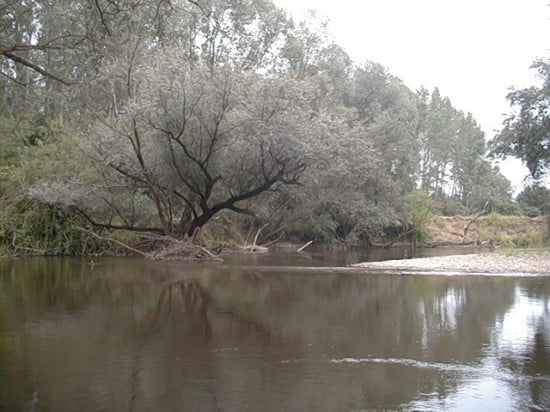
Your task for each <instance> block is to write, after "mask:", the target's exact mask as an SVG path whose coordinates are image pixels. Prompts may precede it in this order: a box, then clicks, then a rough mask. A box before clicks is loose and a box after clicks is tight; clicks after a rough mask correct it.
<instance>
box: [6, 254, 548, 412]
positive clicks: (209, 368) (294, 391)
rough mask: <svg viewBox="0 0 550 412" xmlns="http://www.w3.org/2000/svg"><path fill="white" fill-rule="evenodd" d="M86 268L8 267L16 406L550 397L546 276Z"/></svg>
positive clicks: (274, 406)
mask: <svg viewBox="0 0 550 412" xmlns="http://www.w3.org/2000/svg"><path fill="white" fill-rule="evenodd" d="M86 263H87V262H85V261H78V260H74V259H64V260H63V259H32V260H21V261H12V262H4V266H3V267H2V269H1V271H2V272H1V276H0V282H1V291H2V293H1V296H0V299H1V303H2V307H3V308H4V325H3V331H2V337H3V349H2V366H3V368H2V369H3V376H2V378H3V379H2V383H3V385H2V398H1V399H2V400H1V406H2V407H3V408H5V410H12V409H14V410H17V409H22V408H24V407H25V405H28V402H30V401H32V400H33V399H34V398H33V396H35V398H36V399H34V402H35V404H36V405H37V408H38V409H40V410H97V409H110V410H167V411H169V410H185V409H188V410H228V411H231V410H259V409H261V410H280V409H287V410H352V409H361V408H399V407H404V408H413V407H419V408H422V407H428V409H429V408H430V407H435V408H439V407H445V408H451V409H452V408H453V407H456V408H458V409H460V408H461V407H466V406H467V405H468V399H469V398H471V397H472V396H478V395H479V394H478V392H479V389H476V388H479V387H480V385H481V386H482V385H493V386H494V387H495V388H496V389H495V391H496V392H495V394H496V395H495V397H494V399H491V398H487V397H486V398H483V397H482V399H477V401H478V405H481V406H483V405H486V406H487V407H488V408H489V409H491V407H493V409H494V407H501V406H503V407H504V408H505V409H517V408H519V409H522V408H527V407H530V406H535V407H540V408H544V407H546V406H549V403H550V402H549V394H550V387H549V382H550V378H549V376H550V367H549V362H550V361H549V359H550V353H549V352H550V349H549V334H550V332H549V322H548V320H549V319H548V312H549V305H548V298H549V296H550V286H549V285H548V282H547V281H546V280H545V279H528V278H484V277H422V276H388V275H368V276H364V275H357V274H341V273H340V274H339V273H330V272H327V271H324V272H323V273H322V274H318V275H316V274H297V273H290V272H286V273H285V272H280V271H277V270H276V269H272V270H269V271H266V270H260V268H259V267H250V268H242V267H224V266H214V265H212V266H206V265H203V266H199V265H196V266H192V265H182V264H178V263H158V262H147V261H143V260H139V259H104V260H101V261H100V262H99V263H98V264H97V265H96V266H95V267H94V268H91V267H90V266H89V265H87V264H86ZM526 308H527V309H526ZM529 308H531V309H533V310H531V309H529ZM526 310H527V312H525V311H526ZM529 310H531V311H530V312H529ZM518 311H519V312H522V311H523V312H522V313H527V315H526V316H523V317H520V318H519V319H518V318H517V316H516V315H517V313H518ZM514 314H516V315H514ZM514 316H515V317H514ZM514 322H515V323H517V322H521V326H522V329H521V330H522V331H523V332H522V333H521V334H517V333H516V334H515V335H514V333H510V332H507V330H513V329H514V327H515V326H514ZM516 326H517V325H516ZM516 330H517V329H516ZM508 343H510V344H508ZM497 396H499V397H500V399H497Z"/></svg>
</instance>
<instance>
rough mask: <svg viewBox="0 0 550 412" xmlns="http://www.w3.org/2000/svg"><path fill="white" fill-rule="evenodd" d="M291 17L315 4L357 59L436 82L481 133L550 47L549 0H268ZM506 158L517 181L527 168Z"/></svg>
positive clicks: (411, 82) (492, 125)
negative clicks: (512, 89)
mask: <svg viewBox="0 0 550 412" xmlns="http://www.w3.org/2000/svg"><path fill="white" fill-rule="evenodd" d="M274 1H275V3H276V4H277V5H279V6H280V7H282V8H284V9H285V10H287V11H288V12H290V14H291V15H292V16H294V17H296V18H297V19H299V18H300V17H301V16H303V15H304V14H305V13H306V12H307V10H310V9H315V10H317V11H318V14H319V15H320V16H325V17H328V18H329V20H330V26H329V31H330V32H331V33H332V35H333V37H334V41H335V42H336V43H338V44H340V45H341V46H342V47H343V48H344V49H345V50H346V51H347V52H348V54H349V55H350V56H351V57H352V58H353V59H354V60H355V61H356V62H359V63H360V62H362V61H364V60H373V61H375V62H378V63H381V64H383V65H385V66H386V67H388V68H389V69H390V72H391V73H392V74H394V75H396V76H397V77H399V78H401V79H402V80H403V81H404V82H405V83H406V84H407V85H408V86H409V87H410V88H412V89H413V90H416V89H418V88H419V87H420V86H421V85H424V86H426V87H427V88H428V89H433V87H434V86H437V87H439V89H440V91H441V94H442V95H444V96H449V98H450V99H451V102H452V103H453V105H454V106H455V107H456V108H458V109H460V110H462V111H464V112H471V113H473V115H474V117H475V118H476V119H477V121H478V123H479V124H480V126H481V127H482V129H483V130H484V131H485V134H486V136H487V138H488V139H490V138H492V137H493V136H494V134H495V130H497V129H500V127H501V124H502V119H503V115H504V114H506V113H508V112H509V105H508V102H507V100H506V94H507V93H508V89H509V87H510V86H515V87H517V88H522V87H527V86H530V85H533V84H535V82H536V80H535V76H534V71H533V70H530V69H529V66H530V65H531V63H532V61H533V60H534V59H535V58H537V57H548V56H549V55H550V6H549V5H548V4H549V3H550V1H549V0H461V1H456V0H453V1H451V0H363V1H360V0H355V1H354V0H274ZM518 166H519V161H516V162H506V163H505V164H503V165H502V166H501V169H502V172H503V173H504V174H505V175H506V176H507V177H508V178H509V179H510V180H511V181H512V184H513V185H514V186H516V187H519V186H520V185H521V181H522V180H523V178H524V176H525V174H526V169H525V168H521V167H518Z"/></svg>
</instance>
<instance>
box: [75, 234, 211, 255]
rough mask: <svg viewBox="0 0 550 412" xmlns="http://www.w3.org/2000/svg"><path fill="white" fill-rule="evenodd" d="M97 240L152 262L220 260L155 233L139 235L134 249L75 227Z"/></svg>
mask: <svg viewBox="0 0 550 412" xmlns="http://www.w3.org/2000/svg"><path fill="white" fill-rule="evenodd" d="M76 228H77V229H78V230H80V231H82V232H85V233H88V234H89V235H91V236H93V237H95V238H96V239H99V240H105V241H108V242H113V243H116V244H117V245H119V246H122V247H123V248H125V249H126V250H128V251H130V252H132V253H134V254H138V255H140V256H143V257H145V258H147V259H152V260H215V261H220V260H221V259H220V258H219V257H218V256H216V255H215V254H214V253H212V252H211V251H209V250H208V249H207V248H205V247H203V246H200V245H197V244H195V243H193V242H192V241H191V240H190V239H176V238H174V237H172V236H167V235H160V234H156V233H143V234H141V233H140V235H139V236H140V242H139V244H138V245H137V246H136V247H132V246H129V245H127V244H126V243H123V242H121V241H120V240H118V239H113V238H111V237H106V236H100V235H98V234H97V233H94V232H92V231H91V230H88V229H84V228H82V227H78V226H77V227H76Z"/></svg>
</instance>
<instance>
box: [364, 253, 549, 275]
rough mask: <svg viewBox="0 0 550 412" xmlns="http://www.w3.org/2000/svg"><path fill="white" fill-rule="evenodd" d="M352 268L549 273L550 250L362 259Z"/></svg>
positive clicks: (447, 271)
mask: <svg viewBox="0 0 550 412" xmlns="http://www.w3.org/2000/svg"><path fill="white" fill-rule="evenodd" d="M353 266H354V267H360V268H366V269H372V270H382V271H389V270H393V271H399V272H403V273H415V272H436V273H453V274H459V273H465V274H471V273H485V274H511V273H512V274H513V273H518V274H533V275H546V276H550V251H548V252H546V251H545V252H518V253H516V252H514V253H512V254H504V253H483V254H473V255H452V256H439V257H430V258H416V259H405V260H386V261H382V262H364V263H357V264H355V265H353Z"/></svg>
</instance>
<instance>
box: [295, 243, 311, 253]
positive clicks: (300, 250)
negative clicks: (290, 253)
mask: <svg viewBox="0 0 550 412" xmlns="http://www.w3.org/2000/svg"><path fill="white" fill-rule="evenodd" d="M312 243H313V240H310V241H309V242H307V243H306V244H305V245H304V246H302V247H299V248H298V249H296V252H302V251H303V250H304V249H305V248H306V247H308V246H309V245H311V244H312Z"/></svg>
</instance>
